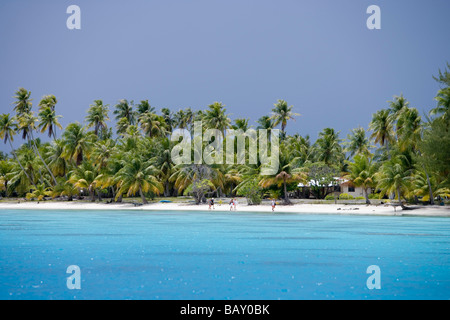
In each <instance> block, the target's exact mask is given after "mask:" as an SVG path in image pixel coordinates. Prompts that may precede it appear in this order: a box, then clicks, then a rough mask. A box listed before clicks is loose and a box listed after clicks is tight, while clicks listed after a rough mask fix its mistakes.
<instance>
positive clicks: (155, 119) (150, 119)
mask: <svg viewBox="0 0 450 320" xmlns="http://www.w3.org/2000/svg"><path fill="white" fill-rule="evenodd" d="M139 124H140V125H141V128H142V131H143V132H144V133H145V134H146V135H147V136H148V137H153V136H163V135H165V133H166V123H165V121H164V118H163V117H162V116H159V115H157V114H155V113H150V112H144V113H143V114H141V115H140V116H139Z"/></svg>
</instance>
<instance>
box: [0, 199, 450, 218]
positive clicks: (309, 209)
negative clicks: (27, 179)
mask: <svg viewBox="0 0 450 320" xmlns="http://www.w3.org/2000/svg"><path fill="white" fill-rule="evenodd" d="M408 208H409V209H411V210H402V208H401V207H400V206H394V205H391V204H380V205H365V204H294V205H289V206H284V205H277V206H276V208H275V211H274V212H272V207H271V206H270V204H262V205H255V206H248V205H247V204H238V205H237V208H236V211H230V207H229V205H228V204H226V203H222V204H221V205H220V204H216V205H215V206H214V209H209V206H208V205H206V204H200V205H195V204H190V203H176V202H169V203H161V202H156V203H150V204H146V205H136V204H133V203H110V204H107V203H96V202H84V201H70V202H69V201H40V202H37V201H20V202H1V203H0V210H4V209H18V210H109V211H110V210H140V211H167V210H178V211H206V212H210V213H214V212H227V213H230V214H235V213H239V212H259V213H268V214H279V213H293V214H338V215H384V216H386V215H388V216H430V217H431V216H435V217H437V216H440V217H450V207H449V206H421V205H418V206H408Z"/></svg>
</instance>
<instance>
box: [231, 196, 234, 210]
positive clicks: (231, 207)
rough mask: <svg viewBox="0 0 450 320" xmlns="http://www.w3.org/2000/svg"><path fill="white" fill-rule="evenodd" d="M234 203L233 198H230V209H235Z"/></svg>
mask: <svg viewBox="0 0 450 320" xmlns="http://www.w3.org/2000/svg"><path fill="white" fill-rule="evenodd" d="M233 205H234V203H233V199H232V198H231V199H230V211H231V210H233Z"/></svg>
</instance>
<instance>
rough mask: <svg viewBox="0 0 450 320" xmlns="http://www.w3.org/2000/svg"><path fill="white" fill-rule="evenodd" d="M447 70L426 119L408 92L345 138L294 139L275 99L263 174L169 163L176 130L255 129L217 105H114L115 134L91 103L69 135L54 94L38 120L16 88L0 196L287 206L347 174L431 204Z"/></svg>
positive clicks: (443, 165)
mask: <svg viewBox="0 0 450 320" xmlns="http://www.w3.org/2000/svg"><path fill="white" fill-rule="evenodd" d="M447 74H448V70H446V71H445V72H444V73H441V72H440V78H439V79H437V80H438V81H440V83H441V84H442V86H443V87H442V88H441V89H440V90H439V92H438V94H437V96H436V101H437V106H436V107H435V108H433V109H432V110H431V111H430V113H429V115H426V116H425V120H424V119H423V118H422V117H421V116H420V114H419V112H418V110H417V109H416V108H413V107H410V105H409V102H408V101H407V99H406V98H405V97H404V96H403V95H400V96H395V97H394V99H393V100H392V101H389V103H388V105H387V107H386V108H383V109H381V110H379V111H377V112H376V113H374V114H373V117H372V120H371V122H370V124H369V126H368V130H366V129H364V128H362V127H358V128H355V129H353V130H351V132H350V134H349V135H347V137H346V139H342V138H341V137H340V136H339V134H340V132H337V131H335V130H334V129H333V128H324V129H323V130H322V131H321V132H320V133H319V135H318V138H317V140H316V141H315V142H312V141H311V139H310V137H309V136H300V135H299V134H294V135H288V134H287V131H286V127H287V125H288V123H289V122H290V121H292V120H295V118H296V117H298V116H299V114H297V113H294V112H293V106H289V105H288V103H287V102H286V101H284V100H278V101H277V103H275V104H274V108H273V109H272V113H271V114H270V115H265V116H262V117H260V118H259V119H258V120H257V121H256V123H257V126H256V128H257V129H266V130H272V129H274V128H276V127H278V126H280V128H281V140H280V145H279V162H280V165H279V168H278V172H277V173H276V174H273V175H271V176H265V175H262V174H261V163H257V164H251V165H250V164H239V165H237V164H234V165H230V164H214V165H206V164H182V165H175V164H174V163H173V161H172V159H171V150H172V148H173V147H174V145H175V144H176V143H177V142H172V141H171V140H170V134H171V132H172V131H173V130H174V129H176V128H180V129H187V130H190V131H191V132H192V131H193V126H194V122H195V121H199V120H201V121H202V124H203V129H204V130H205V129H218V130H219V131H221V132H222V133H223V135H224V136H225V132H226V129H229V128H233V129H242V130H243V131H246V130H247V129H249V128H251V127H252V126H250V125H249V119H235V120H234V121H232V120H231V119H230V117H229V114H227V111H226V108H225V106H224V105H223V104H222V103H220V102H214V103H213V104H211V105H209V106H208V107H207V108H206V109H205V110H198V111H194V110H192V109H191V108H185V109H179V110H178V111H176V112H172V111H171V110H170V109H168V108H163V109H161V110H160V113H158V112H156V111H155V108H154V107H152V106H151V105H150V103H149V102H148V100H142V101H140V102H139V103H138V104H135V103H134V101H128V100H126V99H123V100H120V101H119V102H118V103H117V104H116V105H115V106H114V108H113V109H114V110H113V112H112V114H113V115H114V120H115V128H114V129H115V130H113V128H112V127H110V126H109V123H110V121H111V120H110V117H109V115H110V109H109V105H105V104H104V103H103V101H102V100H95V101H94V102H93V104H91V105H90V107H89V109H88V110H87V115H86V117H85V123H84V124H81V123H79V122H73V123H70V124H69V125H67V126H66V128H64V129H63V128H62V126H61V124H60V123H59V119H60V118H61V116H59V115H57V114H56V106H57V99H56V97H55V96H53V95H48V96H44V97H43V98H42V99H41V101H40V102H39V104H38V107H39V109H38V112H37V116H36V113H35V112H34V111H33V110H32V99H31V93H30V91H27V90H26V89H24V88H20V89H19V90H17V92H16V93H15V96H14V99H15V100H14V103H13V105H14V109H13V111H14V112H15V115H13V116H11V114H2V115H1V116H0V138H1V139H2V140H3V141H4V143H8V144H9V145H10V147H11V155H12V158H7V159H1V161H0V190H1V191H2V193H3V195H4V196H8V197H11V196H24V195H25V196H27V197H28V198H29V199H44V198H45V197H53V198H56V197H65V198H67V199H68V200H72V199H73V198H74V197H80V196H87V197H89V198H90V199H91V200H92V201H95V199H99V200H101V199H102V198H105V197H107V198H109V199H111V200H110V201H117V202H121V201H122V198H123V197H124V196H126V197H140V198H141V201H142V202H143V203H147V202H148V200H147V199H148V197H152V198H153V197H154V196H156V195H164V196H180V195H191V196H193V197H194V199H195V201H196V202H197V203H199V202H200V201H202V199H204V197H205V195H213V194H214V195H216V196H221V195H228V196H234V195H236V194H238V195H246V196H247V195H249V194H252V197H253V198H252V200H251V202H252V203H255V202H258V198H259V199H260V198H261V197H262V196H264V195H266V194H267V195H269V196H270V197H272V198H273V197H281V198H283V201H284V202H285V203H286V204H289V203H290V200H289V195H290V194H292V193H297V194H298V191H299V190H298V187H297V185H298V183H302V184H304V185H308V183H309V182H310V181H311V180H314V181H316V182H318V185H317V184H316V185H314V186H312V185H311V186H310V188H309V189H307V190H306V192H307V193H305V190H303V191H302V192H303V193H302V196H307V197H308V196H314V197H321V198H323V197H325V196H326V195H327V193H331V192H332V189H327V188H326V187H325V186H326V185H328V184H329V182H330V181H335V180H333V179H335V177H344V178H346V179H348V180H351V181H352V183H353V184H354V185H355V186H361V187H362V188H363V190H364V193H365V198H366V202H367V203H370V198H371V197H373V196H374V195H373V194H371V193H372V191H374V190H375V191H378V192H380V194H379V195H377V196H383V195H387V196H392V195H395V196H396V198H397V199H398V200H399V201H401V199H406V200H411V199H416V200H417V199H418V198H419V197H420V198H421V199H422V200H423V201H429V202H430V203H434V199H436V198H439V197H441V198H443V197H446V196H448V195H449V194H450V179H449V175H450V168H449V167H448V166H449V164H448V162H449V161H448V160H449V159H450V157H448V153H449V151H448V150H449V148H450V141H449V129H450V102H449V101H450V89H449V88H450V85H449V83H448V82H447V81H448V79H446V78H445V77H447ZM57 130H61V133H60V134H58V132H57ZM37 133H41V134H43V133H46V134H47V136H48V137H49V139H50V141H49V142H47V143H42V142H41V140H40V139H39V138H38V137H36V135H35V134H37ZM16 135H19V136H21V138H22V139H23V140H24V143H23V144H22V145H21V147H20V148H18V149H17V150H15V149H14V148H13V144H12V142H13V141H14V139H15V138H16ZM58 136H59V138H58ZM225 139H226V138H225ZM437 139H438V140H440V141H442V143H441V145H439V146H435V145H433V144H434V143H436V140H437ZM445 142H449V143H445ZM204 143H207V142H204ZM247 143H248V142H247ZM247 156H248V155H247ZM446 157H447V158H446Z"/></svg>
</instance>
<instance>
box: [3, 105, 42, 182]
mask: <svg viewBox="0 0 450 320" xmlns="http://www.w3.org/2000/svg"><path fill="white" fill-rule="evenodd" d="M16 129H17V124H16V123H15V122H14V118H12V117H10V115H9V113H7V114H2V115H1V116H0V139H2V140H3V142H4V143H5V144H6V142H9V145H10V146H11V151H12V154H13V156H14V159H15V160H16V162H17V163H18V164H19V166H20V168H21V169H22V171H23V173H24V174H25V175H26V177H27V179H28V181H29V182H30V183H31V184H32V185H33V186H34V187H36V185H35V184H34V181H33V180H32V179H31V178H30V176H29V175H28V173H27V171H26V170H25V169H24V167H23V166H22V163H21V162H20V160H19V158H18V157H17V155H16V152H15V150H14V147H13V145H12V141H14V135H15V134H16Z"/></svg>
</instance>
